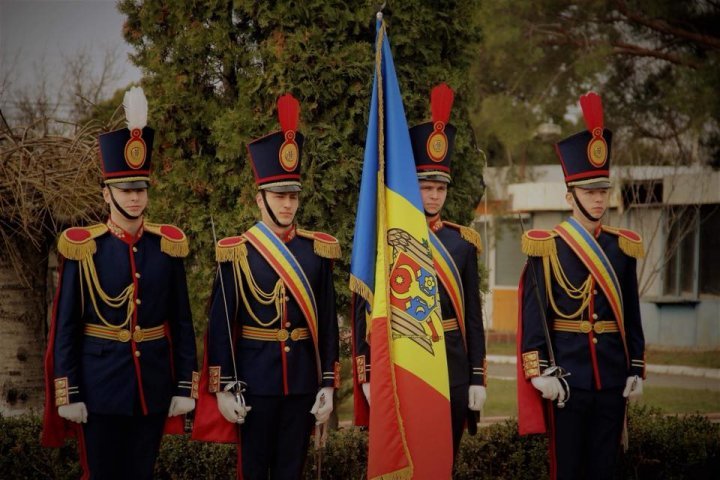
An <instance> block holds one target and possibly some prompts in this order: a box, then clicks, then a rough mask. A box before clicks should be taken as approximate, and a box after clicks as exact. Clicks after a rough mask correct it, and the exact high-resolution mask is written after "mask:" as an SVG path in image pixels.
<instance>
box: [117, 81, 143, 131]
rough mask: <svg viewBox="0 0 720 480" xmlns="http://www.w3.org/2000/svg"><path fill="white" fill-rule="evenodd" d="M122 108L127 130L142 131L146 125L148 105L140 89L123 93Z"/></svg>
mask: <svg viewBox="0 0 720 480" xmlns="http://www.w3.org/2000/svg"><path fill="white" fill-rule="evenodd" d="M123 107H124V108H125V118H126V119H127V128H128V130H131V131H132V130H134V129H136V128H139V129H140V130H142V129H143V128H145V125H147V111H148V104H147V98H145V92H144V91H143V89H142V87H132V88H131V89H130V90H128V91H127V92H125V98H123Z"/></svg>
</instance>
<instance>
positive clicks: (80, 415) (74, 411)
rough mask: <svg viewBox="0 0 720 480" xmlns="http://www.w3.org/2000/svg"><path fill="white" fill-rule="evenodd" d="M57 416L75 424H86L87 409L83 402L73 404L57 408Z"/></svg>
mask: <svg viewBox="0 0 720 480" xmlns="http://www.w3.org/2000/svg"><path fill="white" fill-rule="evenodd" d="M58 415H60V416H61V417H62V418H64V419H65V420H70V421H71V422H75V423H87V417H88V412H87V407H86V406H85V402H74V403H69V404H67V405H62V406H60V407H58Z"/></svg>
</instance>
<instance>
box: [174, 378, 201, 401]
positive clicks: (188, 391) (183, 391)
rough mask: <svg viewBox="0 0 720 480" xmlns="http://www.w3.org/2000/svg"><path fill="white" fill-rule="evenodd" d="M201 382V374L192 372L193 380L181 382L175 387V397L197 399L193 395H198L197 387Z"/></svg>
mask: <svg viewBox="0 0 720 480" xmlns="http://www.w3.org/2000/svg"><path fill="white" fill-rule="evenodd" d="M196 377H197V380H196ZM199 382H200V374H199V373H198V372H192V380H180V381H179V382H178V384H177V386H176V387H175V395H177V396H179V397H190V398H197V397H195V396H193V395H194V394H197V385H199Z"/></svg>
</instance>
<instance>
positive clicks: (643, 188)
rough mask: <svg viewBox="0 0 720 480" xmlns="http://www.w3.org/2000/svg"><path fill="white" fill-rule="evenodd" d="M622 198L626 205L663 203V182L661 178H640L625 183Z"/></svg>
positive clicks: (627, 206)
mask: <svg viewBox="0 0 720 480" xmlns="http://www.w3.org/2000/svg"><path fill="white" fill-rule="evenodd" d="M621 193H622V199H623V205H624V207H625V208H626V209H627V208H630V206H632V205H656V204H659V203H662V198H663V182H662V179H659V180H638V181H633V182H628V183H626V184H623V186H622V189H621Z"/></svg>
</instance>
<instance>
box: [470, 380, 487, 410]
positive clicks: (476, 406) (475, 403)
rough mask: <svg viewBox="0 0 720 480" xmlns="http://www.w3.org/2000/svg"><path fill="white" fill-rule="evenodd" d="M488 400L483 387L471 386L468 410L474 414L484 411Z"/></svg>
mask: <svg viewBox="0 0 720 480" xmlns="http://www.w3.org/2000/svg"><path fill="white" fill-rule="evenodd" d="M485 400H487V391H486V390H485V387H483V386H482V385H470V388H469V389H468V408H469V409H470V410H472V411H474V412H479V411H480V410H482V407H483V405H485Z"/></svg>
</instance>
